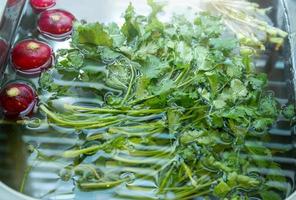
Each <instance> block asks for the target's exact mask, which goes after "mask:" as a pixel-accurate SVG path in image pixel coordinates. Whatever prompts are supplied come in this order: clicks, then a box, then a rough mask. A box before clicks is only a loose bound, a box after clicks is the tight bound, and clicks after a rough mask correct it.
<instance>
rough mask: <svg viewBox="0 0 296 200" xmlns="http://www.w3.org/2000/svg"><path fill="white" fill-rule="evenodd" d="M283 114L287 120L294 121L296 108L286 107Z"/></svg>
mask: <svg viewBox="0 0 296 200" xmlns="http://www.w3.org/2000/svg"><path fill="white" fill-rule="evenodd" d="M282 113H283V115H284V117H285V118H287V119H293V118H294V117H295V116H296V113H295V107H294V106H293V105H292V104H291V105H288V106H286V107H285V108H284V109H283V111H282Z"/></svg>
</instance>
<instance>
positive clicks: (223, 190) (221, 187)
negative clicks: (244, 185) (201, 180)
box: [214, 181, 231, 197]
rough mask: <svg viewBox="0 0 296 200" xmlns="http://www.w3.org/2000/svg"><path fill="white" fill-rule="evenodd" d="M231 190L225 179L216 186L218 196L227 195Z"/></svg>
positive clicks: (215, 190) (215, 192)
mask: <svg viewBox="0 0 296 200" xmlns="http://www.w3.org/2000/svg"><path fill="white" fill-rule="evenodd" d="M230 191H231V188H230V187H229V186H228V185H227V183H225V182H224V181H221V182H220V183H219V184H218V185H216V186H215V187H214V194H215V195H216V196H218V197H225V196H226V195H227V194H228V193H229V192H230Z"/></svg>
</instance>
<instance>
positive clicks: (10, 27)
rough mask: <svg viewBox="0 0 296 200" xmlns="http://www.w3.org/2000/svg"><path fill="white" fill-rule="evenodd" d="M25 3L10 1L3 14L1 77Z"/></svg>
mask: <svg viewBox="0 0 296 200" xmlns="http://www.w3.org/2000/svg"><path fill="white" fill-rule="evenodd" d="M25 2H26V1H25V0H8V1H7V3H6V7H5V9H4V11H3V13H2V18H1V22H0V77H1V76H2V73H3V71H4V69H5V64H6V61H7V57H8V53H9V48H10V46H11V43H12V40H13V39H14V35H15V34H14V33H15V30H16V28H17V25H18V23H19V20H20V17H21V14H22V10H23V7H24V5H25ZM2 3H3V2H2ZM0 80H1V79H0Z"/></svg>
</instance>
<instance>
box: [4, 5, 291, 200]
mask: <svg viewBox="0 0 296 200" xmlns="http://www.w3.org/2000/svg"><path fill="white" fill-rule="evenodd" d="M94 2H99V3H94ZM102 2H103V1H97V0H85V3H83V4H85V5H82V4H81V1H80V2H78V3H77V2H73V1H71V0H61V1H60V2H58V5H57V7H64V8H65V5H67V9H69V10H70V11H72V12H73V13H74V14H75V15H76V16H77V17H78V18H82V17H84V15H87V16H85V17H86V18H87V19H88V20H91V21H95V20H98V19H97V18H96V17H97V10H96V9H94V8H100V6H99V5H100V4H101V3H102ZM274 2H275V5H277V3H278V2H279V1H274ZM93 4H95V5H93ZM105 4H106V5H105V6H108V5H109V6H110V4H113V2H112V1H110V0H108V1H106V2H105ZM86 5H93V7H94V8H93V9H92V10H91V11H89V10H88V8H87V7H86ZM96 6H97V7H96ZM122 7H123V6H121V5H120V4H119V3H116V4H115V7H114V9H116V8H120V9H119V10H121V8H122ZM123 8H124V7H123ZM117 10H118V9H117ZM80 11H82V12H80ZM87 11H89V13H88V14H86V13H87ZM100 11H101V12H102V13H100V17H101V19H102V20H103V21H110V20H111V21H112V19H111V18H108V16H109V15H111V16H112V17H114V13H108V12H107V11H106V10H104V8H101V9H100ZM83 12H84V13H83ZM114 12H115V11H114ZM35 18H36V16H34V15H32V12H31V10H30V8H29V7H28V6H27V8H26V12H25V13H24V14H23V18H22V20H21V23H20V27H19V28H18V34H17V36H16V38H15V41H17V40H20V39H22V38H25V37H26V35H28V34H29V35H32V36H33V37H39V38H40V35H38V34H37V32H36V30H35V28H34V26H35V23H34V21H32V19H35ZM274 21H275V22H276V21H277V20H276V17H275V18H274ZM278 24H279V25H280V26H283V27H284V26H286V24H282V22H280V21H278ZM42 39H43V38H42ZM52 44H55V45H56V43H53V42H52ZM63 45H67V44H66V43H58V45H56V46H55V48H59V47H60V46H63ZM287 46H288V45H287ZM288 50H289V49H287V48H286V49H284V50H283V51H280V52H273V51H269V52H267V53H266V54H265V55H262V56H261V57H260V58H257V60H256V67H257V68H258V71H261V72H266V73H267V74H268V78H269V81H270V83H269V89H270V90H272V91H274V94H275V96H276V97H277V99H278V101H279V102H280V103H281V104H282V105H285V104H287V103H288V102H293V100H294V91H293V86H292V81H290V80H291V71H290V70H291V69H292V66H291V63H290V61H289V56H290V55H286V54H285V52H286V51H288ZM11 72H12V71H11V69H10V67H9V66H8V68H7V70H6V73H5V80H11V79H16V78H20V77H18V76H11ZM8 75H9V76H8ZM31 81H33V82H34V83H36V82H37V79H32V80H31ZM269 132H270V136H271V141H270V142H269V143H266V144H264V145H266V146H268V147H269V148H271V149H272V150H274V151H276V152H278V151H279V150H285V151H286V152H285V153H284V154H281V153H278V154H276V155H275V156H274V157H273V160H274V161H275V162H277V163H279V164H281V166H283V171H282V172H283V174H284V175H285V176H286V177H287V179H288V180H289V182H290V184H287V185H286V186H285V187H287V188H290V190H291V192H292V190H294V187H295V186H294V183H295V177H296V176H295V172H296V171H295V168H296V157H295V155H296V148H295V135H294V134H295V131H293V129H292V128H291V126H290V124H289V122H288V121H285V120H284V119H283V118H282V117H281V116H280V117H279V119H278V121H277V123H275V124H274V126H273V127H272V128H271V129H270V131H269ZM0 133H1V134H0V156H1V159H0V180H2V181H3V182H5V183H6V184H8V185H9V186H10V187H12V188H14V189H17V190H18V189H19V187H20V184H21V181H22V179H23V175H24V173H25V171H26V170H27V166H31V165H32V166H33V168H32V169H31V172H30V173H29V175H28V178H27V184H26V190H25V193H26V194H29V195H30V196H33V197H38V198H43V197H44V199H48V200H71V199H74V198H77V199H88V198H94V199H96V196H95V193H91V194H88V196H87V197H86V196H84V195H85V194H84V193H79V192H78V193H73V189H74V186H73V182H72V181H71V180H70V181H69V182H66V183H65V182H62V181H61V180H60V179H59V176H58V174H59V172H60V170H61V164H63V163H56V162H54V161H53V162H50V161H38V162H36V161H35V159H34V155H33V156H30V157H28V155H29V154H28V152H27V151H26V149H27V145H28V144H31V145H33V146H38V149H39V150H40V151H42V152H43V153H45V154H46V155H55V154H59V153H61V152H62V151H63V150H66V149H67V148H70V147H71V146H73V145H74V144H76V143H79V139H77V138H76V136H75V135H73V134H68V133H67V131H64V130H63V131H61V130H59V129H56V130H55V129H53V128H49V127H42V128H41V129H38V131H36V130H34V129H30V128H27V129H24V128H22V127H14V129H11V127H10V126H1V127H0ZM248 142H250V143H251V142H252V141H248ZM242 156H245V157H246V158H247V157H248V156H250V155H242ZM255 157H256V156H255ZM256 159H266V158H264V157H260V156H257V157H256ZM99 168H101V166H99ZM102 169H103V167H102ZM129 170H130V171H132V170H142V172H143V173H149V172H150V171H149V169H145V168H143V169H139V168H135V169H133V168H130V169H129ZM258 171H260V173H262V174H274V173H275V172H274V171H271V170H268V169H265V168H261V169H258ZM136 184H137V183H136ZM272 184H275V185H276V184H278V183H277V182H273V183H272ZM147 185H149V183H147V184H146V186H147ZM151 187H153V185H151ZM54 189H56V190H55V191H53V190H54ZM50 191H51V192H52V194H51V193H50ZM121 192H122V194H121V195H122V196H126V199H130V198H129V194H128V191H127V190H123V191H121ZM141 195H142V196H143V199H145V195H149V192H143V191H141ZM97 198H98V197H97ZM100 199H104V197H103V196H100ZM120 199H124V198H120ZM0 200H2V199H1V197H0Z"/></svg>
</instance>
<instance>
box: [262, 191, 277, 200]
mask: <svg viewBox="0 0 296 200" xmlns="http://www.w3.org/2000/svg"><path fill="white" fill-rule="evenodd" d="M260 196H261V197H262V200H281V199H282V197H281V196H280V195H279V194H278V193H276V192H274V191H262V192H260Z"/></svg>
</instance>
